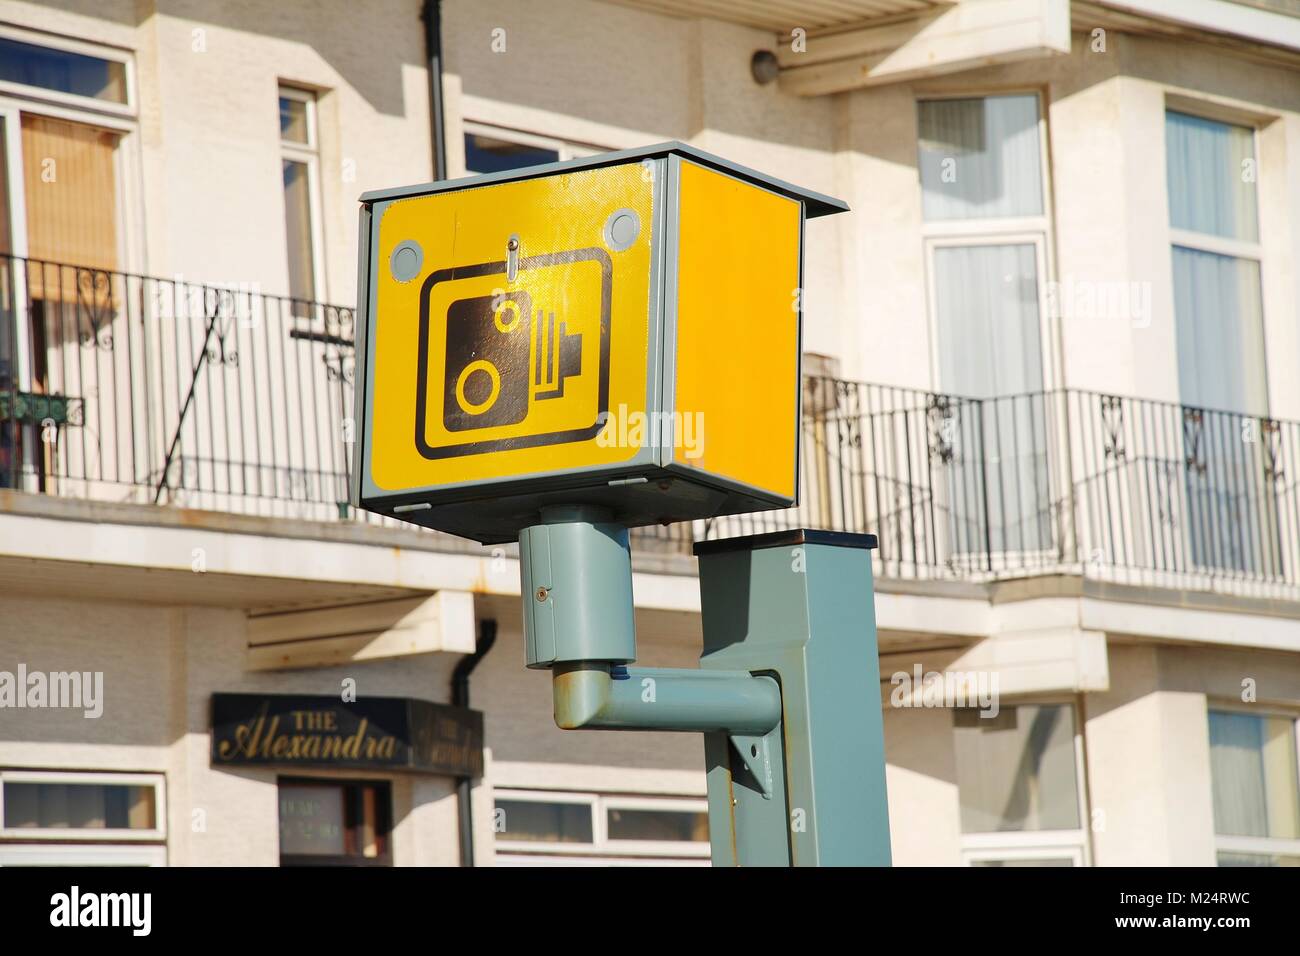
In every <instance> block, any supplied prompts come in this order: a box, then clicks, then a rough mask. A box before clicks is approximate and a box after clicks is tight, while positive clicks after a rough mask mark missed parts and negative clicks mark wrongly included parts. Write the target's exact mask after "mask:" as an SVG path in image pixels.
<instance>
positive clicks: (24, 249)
mask: <svg viewBox="0 0 1300 956" xmlns="http://www.w3.org/2000/svg"><path fill="white" fill-rule="evenodd" d="M0 36H5V37H8V38H10V39H14V40H21V41H23V42H24V43H30V44H32V45H34V46H44V47H48V48H50V49H51V50H66V51H68V52H71V53H82V54H85V55H87V56H94V57H99V58H100V59H111V60H117V61H118V62H121V63H125V64H126V86H127V102H126V103H125V104H120V103H108V102H105V101H104V100H97V99H94V98H92V97H88V96H74V95H71V94H66V93H58V92H55V91H51V90H46V89H44V88H43V87H39V86H26V85H24V84H21V83H6V82H3V81H0V113H2V114H4V116H5V118H6V119H7V120H8V121H9V122H10V123H11V124H12V130H11V132H12V133H13V134H14V135H12V136H11V137H10V140H11V142H10V143H9V144H8V153H7V155H6V156H4V157H3V158H2V160H3V162H4V163H5V170H6V172H7V174H8V176H9V181H8V185H9V194H10V195H9V205H10V209H9V215H10V218H11V222H10V224H9V225H11V226H14V227H15V228H14V229H13V230H12V232H13V240H14V241H13V255H14V256H17V257H19V258H26V257H27V256H28V254H29V252H30V250H29V249H28V246H27V215H26V193H25V183H24V180H23V159H22V116H21V114H23V113H30V114H32V115H33V116H46V117H49V118H51V119H61V120H66V121H68V122H71V123H78V124H80V125H83V126H93V127H99V128H100V129H106V130H109V131H110V132H113V133H118V134H120V135H121V139H120V140H119V142H118V148H117V149H116V150H114V153H113V158H114V179H115V184H114V185H115V188H116V190H117V194H116V196H115V197H114V198H115V199H116V202H117V207H118V208H117V261H118V271H119V272H144V271H147V269H146V268H145V261H144V254H145V246H144V226H145V220H144V203H143V195H144V194H143V191H142V188H141V186H140V183H141V182H142V178H141V168H142V167H141V161H140V154H139V150H140V133H139V123H138V122H137V119H136V95H135V61H134V58H133V57H132V56H131V54H130V53H128V52H126V51H122V50H117V49H114V48H112V47H104V46H99V45H96V44H91V43H86V42H81V41H77V40H72V39H68V38H66V37H60V36H53V35H50V34H43V33H42V34H37V33H32V32H30V31H24V30H19V29H16V28H13V27H9V26H5V25H2V24H0ZM18 291H20V292H22V291H23V290H21V289H20V290H18ZM18 301H24V299H22V298H20V299H19V300H18ZM20 318H23V317H21V316H20ZM19 325H20V327H21V326H23V325H25V321H23V322H20V323H19ZM23 334H24V335H26V330H25V329H24V331H23ZM18 344H19V345H24V344H25V343H21V342H20V343H18ZM25 355H26V352H24V356H25ZM25 361H26V360H25V358H24V362H25ZM29 384H30V383H29Z"/></svg>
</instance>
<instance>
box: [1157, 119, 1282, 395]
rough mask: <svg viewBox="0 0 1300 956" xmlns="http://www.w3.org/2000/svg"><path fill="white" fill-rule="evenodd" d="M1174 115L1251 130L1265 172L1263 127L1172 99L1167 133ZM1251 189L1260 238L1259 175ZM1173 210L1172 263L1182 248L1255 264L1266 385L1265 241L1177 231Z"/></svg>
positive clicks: (1253, 148) (1170, 227) (1254, 154)
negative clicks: (1261, 152) (1261, 141)
mask: <svg viewBox="0 0 1300 956" xmlns="http://www.w3.org/2000/svg"><path fill="white" fill-rule="evenodd" d="M1170 113H1182V114H1183V115H1184V116H1195V117H1196V118H1197V119H1201V120H1205V121H1206V122H1207V123H1218V124H1220V125H1222V126H1235V127H1237V128H1238V129H1246V130H1250V150H1251V156H1252V157H1253V158H1254V160H1255V169H1256V170H1257V171H1258V170H1259V169H1260V168H1261V167H1260V163H1259V127H1258V126H1257V125H1256V124H1255V123H1252V122H1250V121H1248V120H1245V119H1242V120H1232V119H1225V118H1224V117H1223V116H1222V115H1220V114H1219V113H1217V112H1215V111H1213V110H1212V109H1210V110H1209V111H1206V112H1201V111H1199V110H1197V109H1196V108H1195V107H1194V106H1189V105H1187V104H1186V103H1184V102H1182V101H1181V100H1180V101H1179V102H1177V103H1171V102H1170V101H1169V100H1168V99H1166V101H1165V107H1164V113H1163V115H1162V116H1161V119H1162V120H1163V121H1164V128H1165V130H1168V128H1169V120H1168V118H1169V114H1170ZM1164 146H1165V149H1166V150H1168V149H1169V138H1168V135H1166V136H1165V142H1164ZM1168 168H1169V163H1168V156H1166V157H1165V169H1166V170H1168ZM1166 175H1167V173H1166ZM1251 186H1252V187H1254V190H1255V230H1256V234H1259V233H1260V222H1259V218H1260V216H1259V199H1260V190H1259V177H1258V174H1257V175H1256V178H1255V181H1254V182H1253V183H1251ZM1166 188H1168V183H1167V182H1166ZM1172 206H1173V204H1172V203H1170V209H1169V213H1168V217H1167V218H1168V235H1169V256H1170V259H1171V260H1172V258H1173V253H1174V247H1180V248H1183V249H1190V250H1192V251H1194V252H1209V253H1213V254H1214V255H1219V256H1224V257H1226V258H1230V259H1248V260H1250V261H1252V262H1254V263H1255V267H1256V269H1257V270H1258V271H1259V311H1260V315H1259V321H1260V331H1261V333H1262V334H1264V335H1265V339H1264V348H1265V353H1264V354H1265V363H1264V368H1263V369H1262V371H1263V373H1264V375H1265V381H1267V376H1268V371H1269V370H1268V362H1267V355H1268V339H1267V332H1268V325H1267V322H1266V321H1265V316H1264V290H1265V289H1266V288H1267V283H1266V279H1265V275H1264V244H1263V241H1262V240H1261V239H1254V240H1251V239H1233V238H1229V237H1226V236H1216V235H1212V234H1211V233H1206V232H1196V231H1195V230H1192V229H1176V228H1174V224H1173V208H1172ZM1172 282H1173V277H1172V272H1171V274H1170V283H1171V285H1170V289H1169V301H1170V302H1171V303H1172V302H1173V301H1174V299H1173V295H1174V290H1173V286H1172ZM1177 320H1178V317H1177V316H1176V315H1175V316H1174V321H1175V322H1177ZM1267 400H1268V395H1267V393H1265V401H1267ZM1179 401H1180V402H1181V401H1182V399H1181V397H1180V398H1179ZM1265 414H1266V415H1267V414H1269V412H1268V410H1267V409H1265Z"/></svg>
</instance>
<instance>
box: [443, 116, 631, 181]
mask: <svg viewBox="0 0 1300 956" xmlns="http://www.w3.org/2000/svg"><path fill="white" fill-rule="evenodd" d="M460 125H461V133H462V136H490V137H491V138H492V139H499V140H501V141H502V142H503V143H514V144H516V145H519V146H533V147H536V148H537V149H553V150H555V153H556V156H557V160H556V161H557V162H561V163H562V162H564V161H566V160H570V159H578V158H580V157H582V156H594V155H596V154H597V153H600V152H604V151H605V148H604V147H600V146H589V145H585V144H582V143H575V142H573V141H572V140H566V139H556V138H555V137H553V136H540V135H538V134H536V133H527V132H524V131H523V130H517V129H512V128H510V127H507V126H493V125H492V124H491V123H481V122H478V121H476V120H466V121H465V122H463V123H461V124H460ZM461 165H462V167H463V168H462V169H461V173H462V174H463V175H466V176H478V175H481V174H480V173H476V172H471V171H470V169H469V168H468V167H467V166H465V158H464V155H463V154H462V156H461Z"/></svg>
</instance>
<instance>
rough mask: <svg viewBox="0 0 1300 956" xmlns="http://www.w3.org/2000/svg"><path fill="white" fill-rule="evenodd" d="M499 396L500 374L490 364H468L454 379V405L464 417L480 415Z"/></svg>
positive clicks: (480, 361)
mask: <svg viewBox="0 0 1300 956" xmlns="http://www.w3.org/2000/svg"><path fill="white" fill-rule="evenodd" d="M500 394H501V373H500V372H498V371H497V367H496V366H495V365H493V364H492V363H491V362H488V361H485V360H483V359H479V360H478V361H475V362H470V363H469V364H468V365H466V366H465V367H464V368H463V369H461V371H460V376H459V377H458V378H457V379H456V404H457V405H459V406H460V408H461V411H463V412H464V413H465V414H466V415H482V414H483V413H484V412H486V411H487V410H488V409H489V408H491V407H492V406H493V405H494V404H496V400H497V396H499V395H500Z"/></svg>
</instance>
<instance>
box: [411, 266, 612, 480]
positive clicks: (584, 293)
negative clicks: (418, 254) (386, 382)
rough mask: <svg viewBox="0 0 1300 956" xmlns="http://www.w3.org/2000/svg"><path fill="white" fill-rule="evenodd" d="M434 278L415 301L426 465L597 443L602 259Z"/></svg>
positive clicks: (603, 360) (418, 426) (605, 328)
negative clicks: (518, 450) (564, 444)
mask: <svg viewBox="0 0 1300 956" xmlns="http://www.w3.org/2000/svg"><path fill="white" fill-rule="evenodd" d="M505 274H506V263H505V262H504V261H498V262H485V263H479V264H477V265H471V266H456V267H454V268H449V269H442V270H439V271H436V272H434V273H433V274H432V275H430V276H429V277H428V279H427V280H426V282H425V283H424V286H423V288H422V289H421V295H420V333H419V334H420V339H419V352H418V355H417V378H416V416H415V444H416V448H417V449H418V450H419V452H420V454H421V455H422V456H423V457H425V458H427V459H439V458H453V457H461V456H465V455H473V454H481V453H484V452H492V451H503V450H508V449H514V448H529V447H536V446H539V445H551V444H558V443H561V442H573V441H584V440H587V439H590V438H594V437H595V436H596V435H597V434H598V433H599V432H600V430H601V428H603V427H604V424H605V419H606V416H607V413H608V410H609V349H610V299H611V290H612V284H613V283H612V277H613V264H612V262H611V260H610V257H609V254H608V253H607V252H606V251H605V250H604V249H600V248H589V249H575V250H570V251H567V252H556V253H547V254H544V255H537V256H531V257H526V258H523V259H521V260H519V263H518V273H517V275H516V276H515V277H514V278H515V281H513V282H510V285H511V286H512V287H513V288H511V290H510V291H502V290H501V289H500V288H496V286H498V284H501V285H504V284H505V282H503V280H504V279H505V277H506V276H505Z"/></svg>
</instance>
